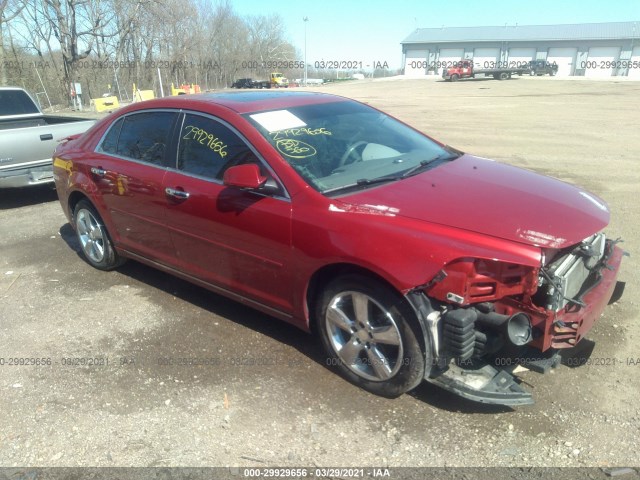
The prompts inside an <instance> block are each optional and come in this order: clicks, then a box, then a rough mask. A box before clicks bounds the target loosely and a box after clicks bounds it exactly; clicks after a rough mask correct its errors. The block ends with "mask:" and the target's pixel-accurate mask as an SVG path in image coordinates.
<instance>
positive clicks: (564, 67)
mask: <svg viewBox="0 0 640 480" xmlns="http://www.w3.org/2000/svg"><path fill="white" fill-rule="evenodd" d="M577 53H578V49H577V48H570V47H562V48H550V49H549V54H548V55H547V60H548V61H549V63H554V62H555V63H556V65H558V73H557V75H558V76H559V77H568V76H570V75H573V72H574V71H575V68H576V65H575V64H576V54H577Z"/></svg>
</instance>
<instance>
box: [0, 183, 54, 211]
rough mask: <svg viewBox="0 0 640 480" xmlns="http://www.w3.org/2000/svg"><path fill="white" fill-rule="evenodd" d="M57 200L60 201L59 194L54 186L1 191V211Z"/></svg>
mask: <svg viewBox="0 0 640 480" xmlns="http://www.w3.org/2000/svg"><path fill="white" fill-rule="evenodd" d="M55 200H58V194H57V192H56V189H55V187H54V186H53V184H47V185H34V186H30V187H24V188H2V189H0V210H11V209H14V208H20V207H28V206H31V205H37V204H39V203H48V202H53V201H55Z"/></svg>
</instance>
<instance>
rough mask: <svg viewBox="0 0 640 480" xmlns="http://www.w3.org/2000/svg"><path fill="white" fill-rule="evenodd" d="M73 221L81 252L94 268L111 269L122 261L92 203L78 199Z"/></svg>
mask: <svg viewBox="0 0 640 480" xmlns="http://www.w3.org/2000/svg"><path fill="white" fill-rule="evenodd" d="M73 223H74V226H75V230H76V237H77V238H78V242H79V243H80V248H81V249H82V254H83V256H84V258H85V260H86V261H87V263H89V265H91V266H92V267H94V268H97V269H98V270H113V269H114V268H117V267H119V266H120V265H122V264H123V263H124V261H125V260H124V259H123V258H122V257H120V255H118V252H116V251H115V249H114V248H113V242H112V241H111V237H110V236H109V232H107V229H106V227H105V226H104V222H103V221H102V218H100V215H99V214H98V212H97V211H96V209H95V208H94V206H93V205H91V203H90V202H89V201H87V200H80V201H79V202H78V204H77V205H76V208H75V209H74V211H73Z"/></svg>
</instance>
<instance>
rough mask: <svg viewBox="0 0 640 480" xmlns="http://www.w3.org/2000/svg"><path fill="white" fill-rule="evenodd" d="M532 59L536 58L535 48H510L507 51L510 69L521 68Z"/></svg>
mask: <svg viewBox="0 0 640 480" xmlns="http://www.w3.org/2000/svg"><path fill="white" fill-rule="evenodd" d="M534 58H536V49H535V48H510V49H509V66H510V67H523V66H525V65H526V64H528V63H529V62H530V61H531V60H533V59H534Z"/></svg>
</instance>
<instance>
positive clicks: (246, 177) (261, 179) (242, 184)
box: [222, 163, 267, 190]
mask: <svg viewBox="0 0 640 480" xmlns="http://www.w3.org/2000/svg"><path fill="white" fill-rule="evenodd" d="M266 181H267V177H265V176H263V175H260V167H258V165H256V164H255V163H246V164H243V165H234V166H233V167H229V168H228V169H227V170H226V171H225V172H224V176H223V177H222V182H223V183H224V184H225V185H227V186H228V187H238V188H247V189H251V190H257V189H258V188H260V186H262V185H263V184H264V183H265V182H266Z"/></svg>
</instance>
